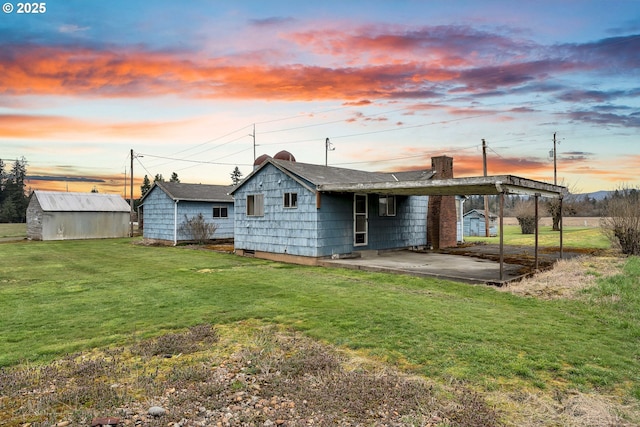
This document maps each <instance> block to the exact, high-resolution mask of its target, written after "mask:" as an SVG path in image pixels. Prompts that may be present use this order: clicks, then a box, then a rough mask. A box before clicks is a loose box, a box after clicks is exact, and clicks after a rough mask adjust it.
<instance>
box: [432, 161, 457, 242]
mask: <svg viewBox="0 0 640 427" xmlns="http://www.w3.org/2000/svg"><path fill="white" fill-rule="evenodd" d="M431 169H432V170H433V171H434V172H435V174H434V175H433V178H431V179H432V180H437V179H449V178H453V158H451V157H447V156H439V157H432V158H431ZM428 209H429V210H428V212H427V245H429V246H431V247H433V249H441V248H450V247H453V246H456V245H457V240H458V239H457V224H456V222H457V220H458V219H457V217H456V198H455V196H429V205H428Z"/></svg>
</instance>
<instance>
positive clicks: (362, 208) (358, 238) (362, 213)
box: [353, 194, 369, 246]
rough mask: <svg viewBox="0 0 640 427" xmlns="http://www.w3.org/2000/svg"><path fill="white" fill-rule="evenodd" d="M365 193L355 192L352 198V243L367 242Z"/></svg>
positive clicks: (360, 243)
mask: <svg viewBox="0 0 640 427" xmlns="http://www.w3.org/2000/svg"><path fill="white" fill-rule="evenodd" d="M367 205H368V203H367V195H366V194H355V195H354V198H353V245H354V246H364V245H366V244H367V233H368V228H369V224H368V223H369V216H368V211H367Z"/></svg>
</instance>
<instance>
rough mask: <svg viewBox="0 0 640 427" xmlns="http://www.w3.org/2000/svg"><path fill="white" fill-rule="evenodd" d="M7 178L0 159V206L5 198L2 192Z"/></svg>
mask: <svg viewBox="0 0 640 427" xmlns="http://www.w3.org/2000/svg"><path fill="white" fill-rule="evenodd" d="M6 180H7V175H6V173H5V171H4V162H3V161H2V159H0V207H1V206H2V202H3V201H4V199H5V194H4V184H5V182H6Z"/></svg>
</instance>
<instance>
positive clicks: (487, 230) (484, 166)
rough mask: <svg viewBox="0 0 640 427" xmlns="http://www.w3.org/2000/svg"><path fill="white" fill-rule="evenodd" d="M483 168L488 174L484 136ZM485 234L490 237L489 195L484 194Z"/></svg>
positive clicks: (485, 174) (485, 173)
mask: <svg viewBox="0 0 640 427" xmlns="http://www.w3.org/2000/svg"><path fill="white" fill-rule="evenodd" d="M482 169H483V171H484V176H487V142H486V141H485V140H484V138H482ZM484 234H485V237H489V236H490V234H491V233H489V196H488V195H486V194H485V195H484Z"/></svg>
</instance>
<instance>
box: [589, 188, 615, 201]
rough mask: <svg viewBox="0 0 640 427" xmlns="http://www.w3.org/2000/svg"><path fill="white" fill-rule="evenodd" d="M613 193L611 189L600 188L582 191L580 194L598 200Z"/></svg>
mask: <svg viewBox="0 0 640 427" xmlns="http://www.w3.org/2000/svg"><path fill="white" fill-rule="evenodd" d="M613 193H614V192H613V191H607V190H600V191H594V192H593V193H583V194H582V196H584V194H587V195H588V196H589V198H590V199H595V200H598V201H599V200H604V199H605V198H607V197H609V196H610V195H611V194H613Z"/></svg>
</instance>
